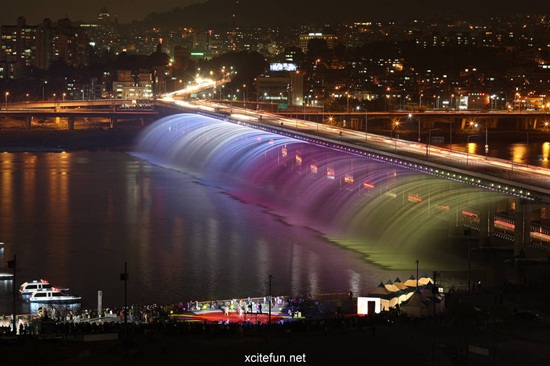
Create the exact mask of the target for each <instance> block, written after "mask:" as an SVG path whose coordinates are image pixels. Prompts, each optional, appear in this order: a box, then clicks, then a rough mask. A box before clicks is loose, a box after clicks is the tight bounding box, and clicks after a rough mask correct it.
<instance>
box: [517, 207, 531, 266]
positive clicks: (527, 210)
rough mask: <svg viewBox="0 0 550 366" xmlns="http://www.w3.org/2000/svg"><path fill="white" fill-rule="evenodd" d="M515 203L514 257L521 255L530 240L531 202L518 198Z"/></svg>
mask: <svg viewBox="0 0 550 366" xmlns="http://www.w3.org/2000/svg"><path fill="white" fill-rule="evenodd" d="M515 203H516V204H515V206H516V210H515V211H516V212H515V218H514V224H515V231H514V257H523V256H525V247H526V246H527V245H529V243H530V240H531V203H530V202H529V201H526V200H523V199H520V198H517V199H516V202H515Z"/></svg>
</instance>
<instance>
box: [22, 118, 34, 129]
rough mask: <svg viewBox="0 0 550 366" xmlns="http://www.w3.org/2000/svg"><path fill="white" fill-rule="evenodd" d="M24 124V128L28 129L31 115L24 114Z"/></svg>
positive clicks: (30, 123)
mask: <svg viewBox="0 0 550 366" xmlns="http://www.w3.org/2000/svg"><path fill="white" fill-rule="evenodd" d="M24 124H25V125H24V127H25V129H26V130H30V129H31V125H32V116H26V117H25V122H24Z"/></svg>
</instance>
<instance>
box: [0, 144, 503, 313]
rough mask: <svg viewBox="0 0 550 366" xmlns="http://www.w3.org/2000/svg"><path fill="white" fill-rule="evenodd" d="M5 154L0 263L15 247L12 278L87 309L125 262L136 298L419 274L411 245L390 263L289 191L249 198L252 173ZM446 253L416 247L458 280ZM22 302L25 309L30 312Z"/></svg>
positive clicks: (371, 281) (108, 290) (132, 158)
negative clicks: (354, 243) (299, 206)
mask: <svg viewBox="0 0 550 366" xmlns="http://www.w3.org/2000/svg"><path fill="white" fill-rule="evenodd" d="M202 153H204V151H203V152H202ZM266 154H268V153H267V152H266ZM187 158H189V156H187ZM277 159H279V157H277ZM191 160H192V159H191ZM195 163H196V161H195ZM245 163H246V162H245ZM0 164H1V167H2V169H1V171H0V241H2V242H4V243H5V244H4V250H3V251H1V252H0V263H2V266H0V267H3V268H0V269H4V270H5V265H4V264H5V263H6V262H7V260H10V259H12V258H13V256H14V255H16V256H17V280H16V285H17V287H18V286H19V285H20V284H21V283H23V282H24V281H29V280H32V279H39V278H45V279H48V280H49V281H50V282H51V283H52V284H54V285H56V286H60V287H68V288H69V289H70V291H69V292H70V293H72V294H78V295H81V296H82V298H83V300H82V306H83V307H85V308H95V307H96V304H97V294H98V291H102V295H103V296H102V297H103V306H104V307H114V306H120V305H122V304H123V303H124V282H123V281H121V280H120V274H121V273H122V272H124V266H125V263H126V264H127V266H128V273H129V280H128V301H129V303H132V304H170V303H176V302H182V301H183V302H186V301H193V300H206V299H229V298H244V297H248V296H252V297H256V296H264V295H267V294H268V288H269V278H270V276H271V278H272V294H273V295H300V294H316V293H333V292H347V291H349V290H352V291H354V292H355V293H365V292H367V291H368V290H371V289H374V288H375V287H376V286H377V285H378V284H379V283H380V282H386V281H387V280H388V279H392V280H394V279H395V278H396V277H400V278H401V279H402V280H405V279H407V278H408V277H409V276H410V275H411V274H412V275H415V276H416V269H415V262H414V258H415V257H414V253H415V252H414V251H413V252H412V253H413V254H412V255H411V256H408V257H406V258H405V259H403V258H400V259H399V260H400V261H401V263H400V264H399V265H395V266H392V265H388V258H390V257H391V258H393V257H392V256H394V255H395V257H398V253H395V252H393V253H386V254H384V255H385V256H386V261H384V259H381V260H380V261H378V262H377V261H373V260H372V258H374V257H376V256H375V254H378V255H380V256H381V257H383V256H384V255H382V254H380V253H374V252H373V253H371V254H373V256H372V257H371V259H370V260H368V258H367V256H365V255H364V253H363V254H362V253H361V252H360V251H355V250H348V249H346V248H343V247H342V246H340V245H336V244H335V242H337V241H338V240H337V239H335V240H332V239H334V238H331V240H328V238H329V236H328V235H326V234H327V233H326V232H325V233H323V232H321V231H320V229H319V228H317V227H314V226H313V225H311V224H310V223H307V218H304V217H301V216H300V217H299V215H298V214H296V215H295V216H294V217H293V216H288V215H286V214H285V212H284V210H282V211H281V210H279V209H276V208H275V207H279V208H281V207H284V206H285V205H286V204H287V203H288V199H289V197H288V196H281V197H278V196H277V195H276V194H273V195H269V205H272V206H269V205H268V206H266V203H265V202H263V203H259V202H258V201H256V200H253V199H244V198H243V192H252V191H254V187H253V186H254V185H255V184H256V182H247V181H246V180H245V181H242V177H241V179H236V180H235V181H234V182H232V183H231V185H228V184H227V182H225V181H222V180H223V179H224V178H223V177H222V176H220V175H219V174H207V173H204V174H200V175H197V174H196V172H193V171H191V170H189V171H187V170H186V169H179V168H175V167H170V166H168V165H167V164H164V165H163V166H161V165H162V164H161V165H159V164H158V162H154V163H152V162H151V160H150V159H149V160H148V159H146V158H144V157H143V156H141V155H140V154H135V153H134V154H129V153H125V152H109V151H94V152H88V151H83V152H70V153H4V154H0ZM346 164H348V163H346ZM197 165H198V166H199V168H200V166H201V164H197ZM298 173H300V172H298ZM298 175H299V174H298ZM312 186H313V185H312ZM228 187H233V189H231V188H228ZM312 189H313V188H312ZM341 191H342V190H341V189H339V192H341ZM237 192H240V194H239V193H237ZM295 194H296V193H295ZM300 194H302V195H304V194H305V192H304V191H301V193H298V194H296V196H294V197H299V196H300ZM287 213H288V212H287ZM331 234H334V235H336V234H335V232H333V233H331ZM429 250H430V251H431V249H429ZM419 253H422V252H419ZM444 256H445V257H444V258H443V256H440V258H441V265H439V264H438V263H437V261H436V262H434V261H433V260H432V261H427V262H424V261H423V259H422V258H420V274H423V273H425V272H427V273H429V274H431V271H432V270H434V269H438V270H439V269H441V268H445V265H446V264H444V263H443V262H445V261H448V262H453V261H454V262H456V263H457V266H455V267H456V268H453V269H452V270H450V271H449V272H448V273H446V274H445V275H444V276H443V277H444V278H445V277H446V279H445V281H446V283H447V284H448V286H455V285H456V286H463V285H464V281H465V277H466V274H465V269H466V262H465V259H464V258H465V255H464V250H463V248H462V247H461V248H459V249H458V250H456V248H452V249H449V250H445V251H444ZM474 259H475V260H477V261H478V265H480V263H483V261H484V259H483V258H477V257H476V258H474ZM403 261H405V262H406V263H405V264H404V265H403ZM428 263H429V264H428ZM499 263H502V262H501V261H499ZM483 266H484V268H485V265H484V264H483ZM457 268H458V269H457ZM483 270H484V269H483ZM486 277H488V278H493V277H497V278H498V280H496V281H500V280H501V278H502V276H496V275H495V276H492V275H488V276H486ZM486 277H484V279H485V278H486ZM12 298H13V292H12V289H11V282H10V281H3V282H0V314H9V313H11V309H12ZM17 301H18V305H17V306H18V312H21V311H23V312H26V311H28V304H26V303H25V302H23V301H20V299H19V297H18V300H17Z"/></svg>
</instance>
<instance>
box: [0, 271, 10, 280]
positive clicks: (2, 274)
mask: <svg viewBox="0 0 550 366" xmlns="http://www.w3.org/2000/svg"><path fill="white" fill-rule="evenodd" d="M11 279H13V274H11V273H6V272H0V281H2V280H11Z"/></svg>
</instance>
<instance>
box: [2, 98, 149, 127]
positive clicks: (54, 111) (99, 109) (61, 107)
mask: <svg viewBox="0 0 550 366" xmlns="http://www.w3.org/2000/svg"><path fill="white" fill-rule="evenodd" d="M0 115H1V116H4V117H11V118H14V119H21V120H23V126H24V127H25V128H26V129H30V128H31V126H32V122H33V119H34V118H64V119H66V120H67V128H68V129H69V130H73V129H74V125H75V119H77V118H81V119H82V118H107V119H109V120H110V126H111V128H114V127H115V126H116V124H117V122H118V121H119V120H120V119H140V120H141V121H142V124H145V118H149V119H153V118H157V117H158V112H157V111H156V110H155V109H154V104H153V103H152V102H150V101H143V102H141V103H136V101H132V100H122V99H101V100H80V101H77V100H71V101H38V102H25V103H11V104H9V105H8V104H7V103H6V105H5V108H3V109H2V110H1V111H0Z"/></svg>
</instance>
